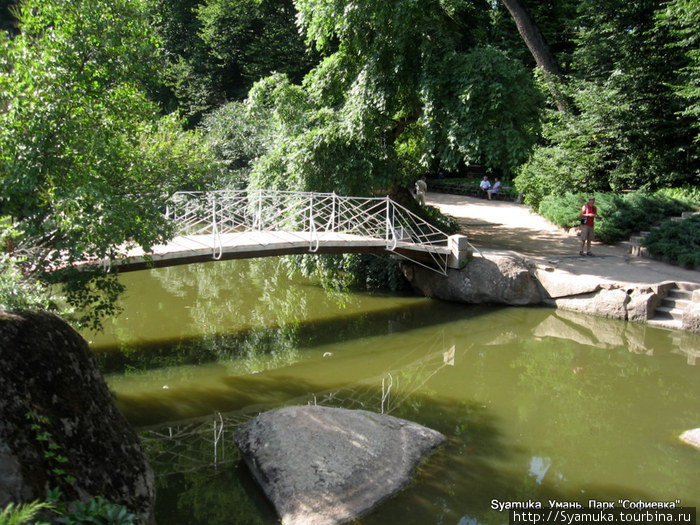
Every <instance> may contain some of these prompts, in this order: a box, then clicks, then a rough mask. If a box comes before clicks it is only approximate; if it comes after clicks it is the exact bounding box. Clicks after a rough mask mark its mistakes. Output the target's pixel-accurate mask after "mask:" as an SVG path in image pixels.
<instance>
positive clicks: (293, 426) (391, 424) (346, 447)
mask: <svg viewBox="0 0 700 525" xmlns="http://www.w3.org/2000/svg"><path fill="white" fill-rule="evenodd" d="M235 441H236V444H237V445H238V447H239V448H240V450H241V452H242V454H243V457H244V459H245V461H246V463H247V464H248V466H249V468H250V470H251V472H252V473H253V476H254V477H255V478H256V480H257V481H258V483H259V484H260V485H261V487H262V489H263V490H264V492H265V494H266V495H267V497H268V498H269V499H270V501H272V503H273V504H274V506H275V508H276V509H277V512H278V514H279V516H280V518H281V520H282V523H283V524H285V525H292V524H294V525H302V524H303V525H316V524H334V523H345V522H347V521H352V520H355V519H357V518H358V517H359V516H361V515H362V514H364V513H366V512H368V511H369V510H370V509H372V508H373V507H374V506H376V505H377V504H378V503H379V502H381V501H382V500H384V499H386V498H388V497H389V496H391V495H392V494H395V493H396V492H397V491H399V490H400V489H401V488H402V487H403V486H404V485H405V484H406V483H408V481H409V480H410V478H411V476H412V473H413V471H414V469H415V467H416V465H417V464H418V463H419V462H420V460H421V459H422V458H423V457H424V456H425V455H426V454H428V453H429V452H430V451H432V450H433V449H434V448H435V447H437V446H438V445H440V444H441V443H442V442H444V441H445V437H444V436H443V435H442V434H440V433H439V432H436V431H434V430H431V429H428V428H425V427H423V426H421V425H418V424H417V423H412V422H410V421H405V420H402V419H397V418H395V417H391V416H387V415H381V414H375V413H372V412H366V411H364V410H345V409H341V408H329V407H320V406H294V407H286V408H282V409H279V410H272V411H270V412H266V413H264V414H261V415H260V416H258V417H257V418H255V419H253V420H252V421H250V422H248V423H246V424H245V425H243V426H242V427H241V428H240V429H239V430H238V431H237V432H236V435H235Z"/></svg>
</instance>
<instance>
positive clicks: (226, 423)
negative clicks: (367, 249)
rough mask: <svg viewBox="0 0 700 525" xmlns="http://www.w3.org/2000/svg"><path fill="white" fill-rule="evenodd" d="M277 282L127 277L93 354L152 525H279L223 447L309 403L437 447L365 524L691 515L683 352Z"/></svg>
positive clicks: (590, 328) (536, 316)
mask: <svg viewBox="0 0 700 525" xmlns="http://www.w3.org/2000/svg"><path fill="white" fill-rule="evenodd" d="M284 264H285V263H284V261H283V260H280V259H264V260H257V261H232V262H225V263H224V262H222V263H207V264H199V265H192V266H182V267H175V268H168V269H160V270H153V271H150V272H138V273H133V274H125V275H124V276H123V277H122V278H123V282H124V283H125V284H126V285H127V289H128V292H127V297H126V298H125V300H124V304H123V306H124V308H125V310H124V314H123V315H122V316H121V317H120V318H119V319H117V320H116V321H114V324H113V326H110V327H108V329H107V331H106V332H105V333H104V334H101V335H99V336H96V335H88V338H89V339H91V340H92V345H93V348H94V349H95V352H96V355H97V356H98V360H99V362H100V364H101V366H102V368H103V370H104V371H105V373H106V374H107V380H108V383H109V385H110V387H111V388H112V389H113V390H114V391H115V393H116V399H117V403H118V405H119V407H120V408H121V410H122V411H123V412H124V414H125V415H126V416H127V418H128V419H129V420H130V421H131V422H132V423H134V424H135V425H137V426H138V427H139V428H140V429H141V436H142V439H143V442H144V444H145V446H146V449H147V451H148V453H149V456H150V458H151V461H152V464H153V466H154V469H155V471H156V474H157V480H158V503H157V518H158V521H159V523H163V524H179V523H183V524H197V523H201V524H219V523H220V524H231V523H240V524H257V523H261V524H267V523H276V522H277V520H276V517H275V513H274V510H273V509H272V508H271V506H270V505H269V504H268V503H267V501H266V500H265V498H264V496H263V495H262V494H261V493H260V491H259V489H258V488H257V486H256V485H255V484H254V482H252V481H251V479H250V477H249V474H248V472H247V470H246V468H245V467H244V466H243V465H242V464H241V463H240V461H239V457H238V455H237V452H236V450H235V448H234V447H233V445H232V440H231V436H232V433H233V431H234V430H235V428H236V426H237V425H239V424H240V423H242V422H244V421H247V420H248V419H250V418H251V417H254V416H255V415H256V414H257V413H259V412H260V411H264V410H268V409H271V408H275V407H279V406H281V405H285V404H306V403H317V404H323V405H330V406H341V407H346V408H362V409H366V410H373V411H377V412H381V411H384V412H385V413H389V414H392V415H395V416H398V417H403V418H406V419H410V420H413V421H417V422H419V423H422V424H424V425H427V426H429V427H431V428H435V429H437V430H439V431H441V432H443V433H444V434H445V435H446V436H447V437H448V438H449V442H448V444H447V445H446V446H444V447H443V448H442V449H441V450H439V452H438V453H437V454H435V455H434V456H433V457H432V458H431V460H430V461H429V462H428V463H427V464H426V465H425V466H424V467H423V468H422V470H421V471H420V474H419V476H418V477H417V479H416V481H415V482H414V483H412V484H411V485H410V486H409V487H408V488H407V489H406V490H404V491H403V492H402V493H401V494H400V495H399V496H398V497H396V498H394V499H392V500H391V501H388V502H385V503H384V504H382V505H381V506H380V508H379V509H377V510H376V511H375V512H374V513H373V514H371V515H369V516H367V517H365V518H363V519H362V520H361V523H365V524H414V523H415V524H432V523H436V524H437V523H440V524H441V523H445V524H459V525H474V524H478V523H479V524H486V523H507V521H508V515H507V513H499V512H497V511H495V510H492V509H491V508H490V507H491V501H492V500H499V501H502V502H506V501H526V500H528V499H531V500H538V501H541V502H543V503H546V502H547V501H548V500H550V499H556V500H558V501H578V502H582V503H584V504H585V503H586V502H587V501H588V500H589V499H598V500H606V501H612V500H615V501H616V500H618V499H629V500H640V499H641V500H649V501H660V500H664V501H665V500H677V499H679V500H681V504H682V505H684V506H700V452H698V451H696V450H694V449H692V448H690V447H688V446H686V445H684V444H682V443H680V442H679V440H678V438H677V436H678V434H680V433H681V432H682V431H684V430H687V429H690V428H695V427H699V426H700V352H699V351H700V337H698V336H697V335H692V334H687V333H678V332H670V331H664V330H659V329H655V328H652V327H648V326H644V325H636V324H631V323H623V322H616V321H608V320H604V319H599V318H595V317H588V316H583V315H575V314H572V313H567V312H562V311H555V310H551V309H544V308H496V307H484V306H465V305H456V304H449V303H443V302H437V301H431V300H428V299H425V298H421V297H415V296H396V295H382V294H366V293H361V294H360V293H354V294H345V293H328V292H326V291H324V290H323V289H322V288H321V287H320V286H318V285H317V284H316V283H314V282H312V281H309V280H303V279H295V280H290V279H289V278H288V277H287V271H286V268H285V266H284ZM696 356H697V357H696ZM696 359H697V361H696Z"/></svg>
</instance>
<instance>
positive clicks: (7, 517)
mask: <svg viewBox="0 0 700 525" xmlns="http://www.w3.org/2000/svg"><path fill="white" fill-rule="evenodd" d="M50 509H52V507H51V504H50V503H48V502H45V501H32V502H31V503H20V504H17V505H16V504H14V503H8V504H7V506H6V507H5V508H4V509H2V511H0V525H24V524H25V523H37V522H36V517H37V514H39V513H40V512H41V511H42V510H50Z"/></svg>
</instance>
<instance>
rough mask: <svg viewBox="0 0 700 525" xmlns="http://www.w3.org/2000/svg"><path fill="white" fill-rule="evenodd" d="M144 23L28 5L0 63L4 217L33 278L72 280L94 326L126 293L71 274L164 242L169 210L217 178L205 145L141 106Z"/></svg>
mask: <svg viewBox="0 0 700 525" xmlns="http://www.w3.org/2000/svg"><path fill="white" fill-rule="evenodd" d="M145 13H146V11H145V9H144V4H143V3H142V2H141V0H119V1H115V2H110V3H108V4H105V3H103V2H99V1H97V0H79V1H73V0H70V1H69V0H27V1H25V2H23V4H22V10H21V13H20V20H21V34H19V35H18V36H17V37H15V38H14V39H12V40H6V41H4V42H3V45H2V50H1V51H0V64H1V65H0V68H1V70H2V76H0V105H2V106H3V107H4V108H5V111H3V112H2V113H1V114H0V216H8V217H10V218H11V220H12V222H13V223H14V224H15V227H16V229H18V230H19V231H20V232H21V234H20V236H19V247H20V248H21V250H20V253H25V254H26V255H27V256H28V258H29V260H28V262H27V268H30V269H31V270H32V272H33V273H34V274H35V275H37V276H40V277H41V279H43V280H57V279H61V280H64V279H68V282H66V283H65V285H66V289H67V291H68V301H69V302H70V303H73V304H74V305H75V306H77V307H88V306H90V307H92V312H86V314H85V315H87V316H88V317H86V319H87V318H91V319H92V320H99V319H100V318H101V317H102V316H104V315H108V314H109V313H111V312H112V300H113V299H114V296H115V294H116V293H117V292H118V291H119V286H118V285H117V284H116V282H115V281H114V279H113V278H107V277H106V275H105V272H104V271H100V270H97V269H93V270H92V271H77V270H75V269H74V268H73V266H74V265H76V264H78V263H79V262H81V261H84V260H85V259H86V258H87V259H92V258H97V259H99V258H110V259H112V258H116V257H117V256H118V252H119V250H120V247H121V246H123V245H124V244H132V245H140V246H143V247H145V248H148V247H150V246H151V245H152V244H154V243H157V242H161V241H164V240H165V239H166V238H167V237H168V235H169V234H170V233H171V230H170V227H169V226H168V224H167V223H166V222H165V219H164V218H163V216H162V213H161V210H162V208H163V206H164V202H165V199H166V198H167V197H168V196H169V194H170V193H171V192H173V191H174V190H176V189H178V188H181V187H183V186H191V185H197V184H200V183H201V181H203V180H204V179H205V177H207V176H208V175H209V172H208V171H207V168H206V166H208V165H209V164H210V163H209V162H208V161H207V157H208V155H207V153H206V151H205V150H204V149H203V148H202V147H201V146H200V139H199V137H198V135H197V134H195V133H184V132H182V131H181V128H180V123H179V121H178V120H177V119H176V118H174V117H163V118H160V117H159V110H158V107H157V106H156V105H155V104H153V103H152V102H149V101H148V100H147V99H146V97H145V95H144V86H145V85H146V84H147V82H148V81H149V78H150V77H151V76H152V75H154V74H155V72H154V71H152V70H151V69H150V67H149V64H150V63H152V61H151V60H150V59H151V57H152V56H153V52H154V49H155V48H156V46H157V44H158V42H157V41H156V40H155V38H154V36H153V35H152V33H151V32H150V27H149V23H148V20H147V19H146V16H145ZM46 272H50V273H48V274H47V273H46Z"/></svg>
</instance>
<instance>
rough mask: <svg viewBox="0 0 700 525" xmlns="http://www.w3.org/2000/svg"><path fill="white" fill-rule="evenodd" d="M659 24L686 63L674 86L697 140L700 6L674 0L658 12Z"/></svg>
mask: <svg viewBox="0 0 700 525" xmlns="http://www.w3.org/2000/svg"><path fill="white" fill-rule="evenodd" d="M658 20H659V23H660V24H661V25H666V26H667V27H668V29H669V31H670V32H671V34H672V35H673V36H674V37H675V38H674V39H673V40H672V41H671V43H670V44H669V46H670V47H672V48H675V49H676V50H679V51H681V52H682V53H684V54H685V56H686V58H687V60H688V62H687V65H686V66H685V67H684V68H683V69H682V70H681V71H680V77H679V78H678V80H677V82H675V83H674V85H673V89H674V91H675V92H676V93H677V94H678V95H680V96H681V97H682V98H683V99H684V100H685V101H686V106H685V107H684V108H683V109H682V110H681V114H682V115H684V116H688V117H691V118H692V119H693V125H694V126H695V127H696V128H697V135H696V137H695V140H696V142H698V141H700V33H698V27H700V4H698V2H697V1H695V0H673V1H671V2H668V4H666V7H665V10H662V11H660V12H659V13H658Z"/></svg>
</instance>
